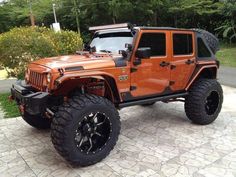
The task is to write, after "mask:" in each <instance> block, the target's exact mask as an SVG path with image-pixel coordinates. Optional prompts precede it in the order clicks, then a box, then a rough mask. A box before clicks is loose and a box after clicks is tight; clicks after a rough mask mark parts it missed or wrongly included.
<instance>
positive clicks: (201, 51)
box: [197, 38, 211, 58]
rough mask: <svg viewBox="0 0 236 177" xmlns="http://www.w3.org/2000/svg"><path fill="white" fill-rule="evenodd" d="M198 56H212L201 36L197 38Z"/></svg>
mask: <svg viewBox="0 0 236 177" xmlns="http://www.w3.org/2000/svg"><path fill="white" fill-rule="evenodd" d="M197 48H198V57H200V58H201V57H211V52H210V51H209V50H208V48H207V46H206V45H205V43H204V42H203V40H202V39H201V38H198V39H197Z"/></svg>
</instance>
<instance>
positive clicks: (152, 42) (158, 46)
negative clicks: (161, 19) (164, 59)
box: [138, 33, 166, 56]
mask: <svg viewBox="0 0 236 177" xmlns="http://www.w3.org/2000/svg"><path fill="white" fill-rule="evenodd" d="M140 47H150V48H151V56H165V55H166V35H165V34H164V33H144V34H142V37H141V39H140V42H139V46H138V48H140Z"/></svg>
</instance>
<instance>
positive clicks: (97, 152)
mask: <svg viewBox="0 0 236 177" xmlns="http://www.w3.org/2000/svg"><path fill="white" fill-rule="evenodd" d="M119 133H120V117H119V113H118V111H117V110H116V108H115V106H114V105H113V104H112V103H111V102H110V101H109V100H107V99H106V98H103V97H99V96H95V95H89V94H83V95H82V94H81V95H78V96H73V97H72V98H71V99H69V100H68V102H66V103H64V104H63V105H62V106H61V107H60V108H59V111H58V112H57V113H56V114H55V116H54V118H53V120H52V125H51V138H52V143H53V145H54V147H55V149H56V150H57V151H58V153H59V154H60V155H61V156H63V157H64V158H65V159H66V160H67V161H69V162H70V163H71V164H72V165H76V166H88V165H92V164H95V163H97V162H99V161H101V160H102V159H104V158H105V157H106V156H107V155H108V154H109V153H110V151H111V150H112V149H113V148H114V146H115V144H116V142H117V140H118V136H119Z"/></svg>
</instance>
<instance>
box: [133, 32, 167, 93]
mask: <svg viewBox="0 0 236 177" xmlns="http://www.w3.org/2000/svg"><path fill="white" fill-rule="evenodd" d="M169 38H170V32H166V31H158V32H155V31H154V30H144V31H141V32H140V34H139V37H138V39H137V40H138V42H137V43H136V44H137V45H136V46H135V50H134V51H136V50H137V49H138V48H141V47H150V48H151V57H150V58H143V59H141V64H139V65H135V64H134V62H133V61H134V60H135V59H136V58H135V55H134V56H133V57H132V60H131V66H132V69H131V95H132V97H146V96H154V95H158V94H162V93H163V92H165V90H166V89H167V88H168V86H169V79H170V68H169V62H170V54H169V53H168V46H170V43H169V41H170V40H169ZM134 53H135V52H134Z"/></svg>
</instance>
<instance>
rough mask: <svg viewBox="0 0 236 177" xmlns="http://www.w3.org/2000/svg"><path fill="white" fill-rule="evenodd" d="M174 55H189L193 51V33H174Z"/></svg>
mask: <svg viewBox="0 0 236 177" xmlns="http://www.w3.org/2000/svg"><path fill="white" fill-rule="evenodd" d="M173 43H174V55H189V54H192V53H193V37H192V35H191V34H174V36H173Z"/></svg>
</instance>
